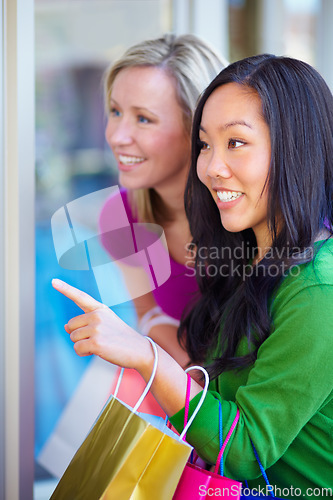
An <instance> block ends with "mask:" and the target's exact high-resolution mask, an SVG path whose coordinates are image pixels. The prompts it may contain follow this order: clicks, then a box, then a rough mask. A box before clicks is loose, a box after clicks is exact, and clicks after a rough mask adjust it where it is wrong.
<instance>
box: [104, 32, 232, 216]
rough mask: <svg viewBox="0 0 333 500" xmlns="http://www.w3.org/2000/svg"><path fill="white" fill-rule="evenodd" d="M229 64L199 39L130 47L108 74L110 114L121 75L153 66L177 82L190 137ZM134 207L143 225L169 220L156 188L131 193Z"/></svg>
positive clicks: (165, 40)
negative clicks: (202, 103)
mask: <svg viewBox="0 0 333 500" xmlns="http://www.w3.org/2000/svg"><path fill="white" fill-rule="evenodd" d="M227 65H228V62H227V61H226V60H225V59H224V58H223V57H221V56H220V55H218V54H217V53H216V51H215V50H214V49H212V48H211V47H210V46H209V45H208V44H207V42H204V41H203V40H201V39H200V38H198V37H197V36H195V35H190V34H187V35H180V36H176V35H173V34H166V35H164V36H162V37H160V38H156V39H153V40H146V41H144V42H141V43H138V44H136V45H134V46H132V47H130V48H129V49H128V50H127V51H126V52H125V53H124V55H123V56H122V57H121V58H120V59H118V60H117V61H116V62H115V63H114V64H111V65H110V66H109V67H108V68H107V70H106V71H105V74H104V97H105V108H106V111H107V112H109V111H110V100H111V92H112V87H113V83H114V81H115V78H116V76H117V75H118V73H119V72H120V71H122V70H123V69H125V68H129V67H134V66H135V67H137V66H153V67H158V68H162V69H165V71H166V72H167V73H168V74H169V75H170V76H171V77H172V78H173V79H174V81H175V84H176V93H177V97H178V101H179V105H180V106H181V108H182V110H183V116H184V127H185V130H186V131H187V132H188V134H189V136H190V132H191V124H192V118H193V113H194V110H195V106H196V103H197V100H198V98H199V96H200V94H201V93H202V91H203V90H204V89H205V88H206V87H207V86H208V84H209V83H210V82H211V81H212V79H213V78H214V77H215V76H216V75H217V74H218V73H219V72H220V71H221V70H222V69H223V68H224V67H225V66H227ZM129 194H130V203H131V205H132V208H133V210H134V213H135V215H136V216H137V217H138V219H139V220H140V221H142V222H161V221H162V220H163V219H164V220H167V214H166V213H165V211H164V210H163V206H162V205H163V204H162V200H161V199H160V198H159V196H158V194H157V193H156V191H155V190H154V189H153V188H149V189H135V190H131V191H130V193H129Z"/></svg>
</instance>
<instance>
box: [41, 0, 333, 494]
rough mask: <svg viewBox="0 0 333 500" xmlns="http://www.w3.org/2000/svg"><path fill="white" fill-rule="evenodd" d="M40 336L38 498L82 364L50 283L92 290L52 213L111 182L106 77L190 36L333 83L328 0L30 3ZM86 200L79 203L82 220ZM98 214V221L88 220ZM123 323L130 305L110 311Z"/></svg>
mask: <svg viewBox="0 0 333 500" xmlns="http://www.w3.org/2000/svg"><path fill="white" fill-rule="evenodd" d="M34 5H35V91H36V95H35V140H36V145H35V152H36V170H35V182H36V211H35V235H36V335H35V339H36V340H35V365H34V366H35V456H36V461H35V489H34V491H35V493H34V495H35V499H36V500H44V499H47V498H49V494H50V492H51V491H52V490H53V488H54V486H55V484H56V481H57V479H56V478H54V477H53V476H52V474H51V473H50V471H48V470H47V469H46V468H45V467H43V466H42V465H41V464H40V463H39V461H38V456H39V453H40V451H41V449H42V448H43V446H44V444H45V442H46V441H47V439H48V438H49V437H50V435H51V434H52V432H53V430H54V428H55V426H56V424H57V422H58V419H59V418H60V416H61V414H62V412H63V410H64V408H65V407H66V405H67V403H68V402H69V401H70V399H71V397H72V396H73V394H74V393H75V390H76V388H77V386H78V384H79V382H80V380H81V377H82V376H83V374H84V372H85V371H86V369H87V367H88V365H89V363H90V362H91V360H90V359H88V358H82V359H81V358H79V357H78V356H76V355H75V353H74V351H73V347H72V344H71V342H70V341H69V339H68V336H67V335H66V334H65V332H64V329H63V325H64V324H65V323H66V322H67V321H68V319H69V318H70V317H72V316H73V315H75V314H79V313H80V311H79V310H78V309H76V308H75V307H74V306H73V305H72V304H70V303H69V301H68V302H67V301H64V299H63V298H62V297H59V294H58V293H57V292H55V291H53V290H52V288H51V286H50V281H51V279H52V278H53V277H55V276H56V277H60V278H62V279H65V280H67V281H69V282H70V283H71V284H73V285H75V286H77V287H79V288H81V289H84V290H85V291H87V292H88V293H90V294H91V295H93V296H94V297H95V298H97V299H98V298H99V295H98V290H97V287H96V283H95V280H94V276H93V274H92V273H91V272H90V271H77V270H65V269H62V268H60V266H59V264H58V262H57V258H56V255H55V251H54V247H53V241H52V233H51V224H50V221H51V217H52V215H53V214H54V212H55V211H56V210H58V209H59V208H60V207H62V206H63V205H65V204H66V203H69V202H70V201H72V200H75V199H77V198H79V197H81V196H84V195H87V194H89V193H93V192H95V191H98V190H101V189H103V188H106V187H109V186H112V185H115V184H117V174H116V168H115V164H114V160H113V157H112V154H111V152H110V150H109V148H108V146H107V144H106V141H105V138H104V126H105V116H104V109H103V94H102V84H101V79H102V75H103V72H104V70H105V69H106V67H107V66H108V65H109V64H110V63H111V62H112V61H114V60H115V59H116V58H117V57H118V56H120V55H121V54H122V53H123V52H124V50H125V49H126V48H127V47H129V46H130V45H132V44H134V43H136V42H139V41H142V40H144V39H147V38H154V37H157V36H159V35H160V34H162V33H165V32H175V33H177V34H180V33H195V34H197V35H199V36H201V37H202V38H204V39H206V40H207V41H208V42H210V43H211V44H212V45H214V46H215V47H216V48H217V49H218V50H219V52H220V53H221V54H223V55H224V56H225V57H226V58H227V59H228V60H229V61H230V62H232V61H235V60H237V59H240V58H243V57H246V56H249V55H253V54H258V53H261V52H271V53H275V54H277V55H289V56H292V57H296V58H299V59H303V60H304V61H307V62H309V63H310V64H312V65H313V66H315V67H316V68H317V69H318V70H319V71H320V72H321V73H322V75H323V76H324V77H325V78H326V80H327V82H328V83H329V85H330V86H331V88H332V86H333V76H332V75H333V64H332V56H331V54H332V48H333V34H332V33H331V28H330V25H331V22H332V21H333V2H331V1H330V0H35V3H34ZM90 209H91V213H93V207H89V205H88V206H87V207H86V213H85V214H84V219H85V223H87V224H89V214H90ZM92 222H93V221H92ZM115 310H116V312H117V313H118V314H119V315H120V316H121V317H122V318H123V319H125V320H126V321H128V322H129V323H130V324H134V322H135V313H134V310H133V307H132V305H131V304H130V303H125V304H122V305H120V306H117V307H115Z"/></svg>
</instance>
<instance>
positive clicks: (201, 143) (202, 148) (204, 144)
mask: <svg viewBox="0 0 333 500" xmlns="http://www.w3.org/2000/svg"><path fill="white" fill-rule="evenodd" d="M198 146H199V149H200V151H207V149H209V145H208V144H207V142H205V141H201V140H200V139H199V140H198Z"/></svg>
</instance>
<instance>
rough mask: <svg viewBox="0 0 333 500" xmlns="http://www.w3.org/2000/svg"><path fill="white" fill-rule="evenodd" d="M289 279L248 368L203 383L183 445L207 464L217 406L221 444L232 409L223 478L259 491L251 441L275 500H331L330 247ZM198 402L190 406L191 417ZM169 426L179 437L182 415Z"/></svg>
mask: <svg viewBox="0 0 333 500" xmlns="http://www.w3.org/2000/svg"><path fill="white" fill-rule="evenodd" d="M296 271H299V274H298V276H295V275H294V276H292V275H291V274H290V275H288V276H287V277H286V278H285V279H284V280H283V282H282V284H281V285H280V286H279V288H278V290H277V292H276V293H275V295H274V300H273V301H272V306H271V311H272V325H273V326H272V332H271V334H270V336H269V337H268V338H267V339H266V340H265V341H264V343H263V344H262V345H261V347H260V348H259V351H258V357H257V360H256V361H255V363H254V365H253V366H251V367H249V368H246V369H243V370H241V371H238V372H237V373H236V372H230V371H229V372H226V373H223V374H222V375H220V376H219V377H218V378H217V379H215V380H213V381H212V382H211V383H210V391H209V392H208V394H207V397H206V399H205V402H204V404H203V406H202V408H201V409H200V411H199V413H198V415H197V417H196V418H195V420H194V422H193V424H192V426H191V428H190V430H189V432H188V434H187V439H188V441H189V442H190V443H191V444H192V445H193V446H194V447H195V449H196V450H197V452H198V454H199V455H200V456H201V457H202V458H204V459H205V460H206V461H208V462H210V463H214V462H215V461H216V458H217V454H218V451H219V426H218V415H219V410H218V405H219V400H220V401H221V402H222V412H223V437H224V438H225V436H226V434H227V432H228V430H229V428H230V426H231V424H232V421H233V419H234V417H235V415H236V410H237V407H238V408H239V411H240V419H239V422H238V424H237V427H236V430H235V432H234V434H233V436H232V438H231V440H230V442H229V444H228V446H227V449H226V452H225V455H224V457H225V469H224V474H225V476H227V477H230V478H234V479H239V480H244V479H247V480H248V483H249V486H250V487H251V488H259V486H261V487H264V486H265V481H264V479H263V478H262V476H261V474H260V469H259V466H258V464H257V462H256V459H255V456H254V453H253V449H252V445H251V439H252V441H253V443H254V445H255V447H256V449H257V452H258V455H259V457H260V460H261V462H262V464H263V466H264V468H265V470H266V472H267V476H268V479H269V481H270V484H271V485H274V486H275V488H276V490H275V493H276V496H277V497H282V498H293V497H297V496H303V498H311V496H313V498H315V497H316V498H327V497H329V496H330V495H332V496H333V314H332V313H333V240H329V241H328V242H326V243H325V244H324V245H323V246H322V247H321V248H320V250H319V251H318V253H317V255H316V258H315V260H314V265H313V263H312V262H311V263H309V264H307V265H302V266H300V267H299V268H294V270H293V273H292V274H296ZM246 351H247V341H245V342H243V343H242V345H241V346H240V352H242V354H244V353H245V352H246ZM199 397H200V395H197V396H196V397H195V398H193V399H192V401H191V404H190V412H193V410H194V408H195V406H196V404H197V402H198V399H199ZM170 420H171V423H172V424H173V425H174V426H175V428H176V429H177V430H179V431H180V430H181V429H182V427H183V422H184V409H183V410H181V411H179V412H178V413H177V414H175V415H174V416H173V417H172V418H171V419H170ZM292 488H293V489H292ZM296 488H298V490H296ZM311 488H312V490H310V489H311ZM318 488H319V489H318ZM325 488H329V491H328V492H327V493H326V491H325V490H323V491H322V489H325Z"/></svg>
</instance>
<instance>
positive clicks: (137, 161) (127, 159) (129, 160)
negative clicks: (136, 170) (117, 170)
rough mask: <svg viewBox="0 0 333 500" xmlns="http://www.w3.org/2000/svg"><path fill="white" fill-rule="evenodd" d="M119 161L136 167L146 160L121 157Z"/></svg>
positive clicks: (134, 157)
mask: <svg viewBox="0 0 333 500" xmlns="http://www.w3.org/2000/svg"><path fill="white" fill-rule="evenodd" d="M119 161H120V162H121V163H122V164H123V165H135V164H136V163H142V162H143V161H144V158H141V157H139V156H127V155H119Z"/></svg>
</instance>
